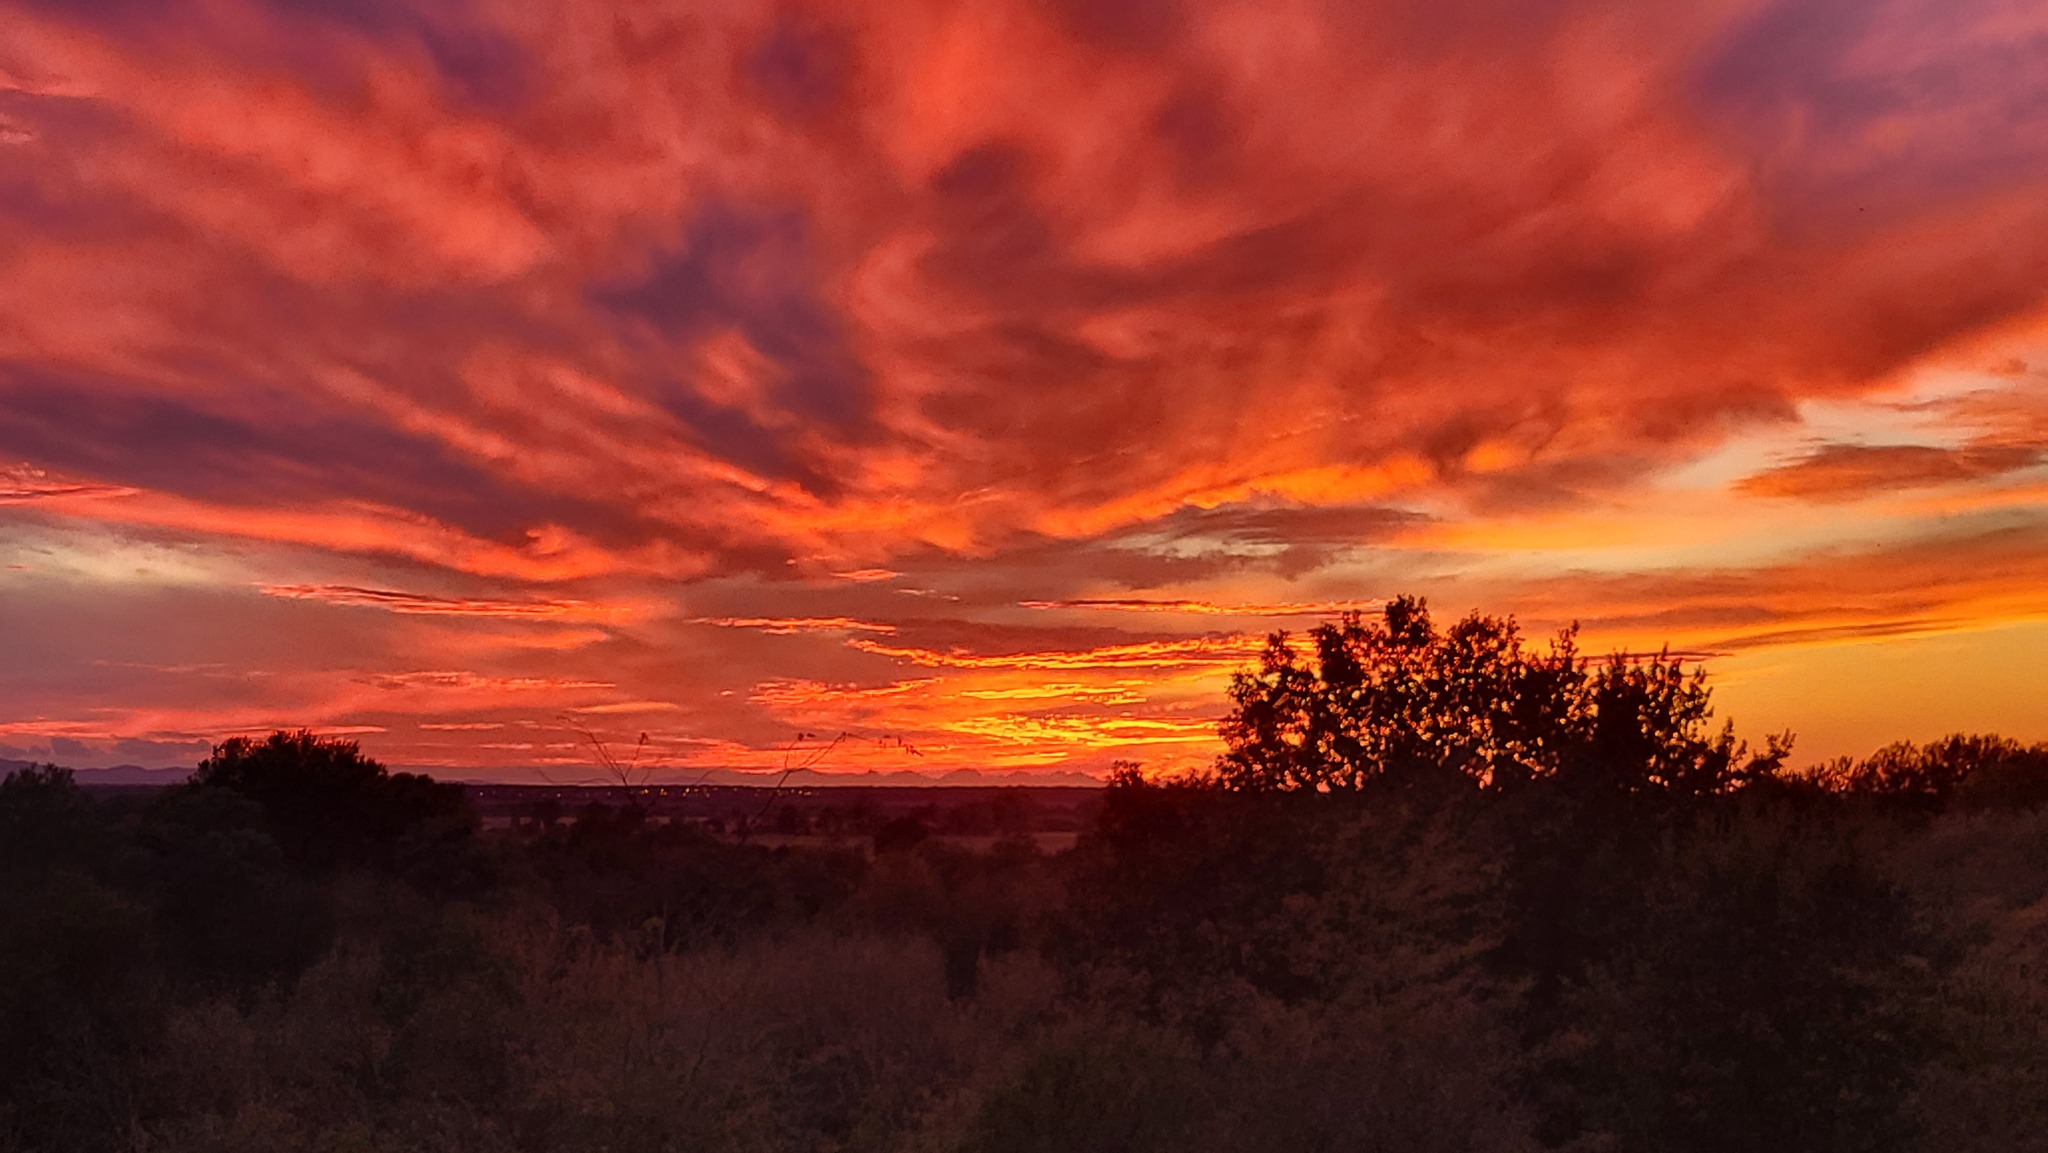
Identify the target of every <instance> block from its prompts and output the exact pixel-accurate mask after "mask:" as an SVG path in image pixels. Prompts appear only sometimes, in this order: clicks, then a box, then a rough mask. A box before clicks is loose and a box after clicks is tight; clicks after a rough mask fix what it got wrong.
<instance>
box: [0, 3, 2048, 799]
mask: <svg viewBox="0 0 2048 1153" xmlns="http://www.w3.org/2000/svg"><path fill="white" fill-rule="evenodd" d="M1404 592H1407V593H1416V594H1420V595H1423V596H1426V597H1427V598H1429V601H1430V603H1431V605H1432V607H1433V608H1434V609H1436V610H1437V611H1439V612H1440V613H1443V614H1446V615H1451V616H1455V615H1458V614H1462V613H1463V612H1465V611H1467V610H1470V609H1472V608H1475V607H1476V608H1481V609H1484V610H1486V611H1489V612H1498V613H1507V612H1512V613H1515V614H1516V615H1517V616H1518V617H1519V618H1520V620H1521V621H1522V623H1523V625H1524V627H1525V629H1526V630H1527V631H1529V632H1531V633H1532V634H1535V635H1538V636H1541V635H1542V634H1544V633H1546V632H1548V631H1550V630H1552V629H1554V628H1556V627H1558V626H1559V625H1560V624H1563V623H1564V622H1566V621H1569V620H1572V619H1575V618H1576V619H1578V620H1580V621H1581V622H1583V626H1584V630H1585V631H1584V636H1585V639H1586V643H1587V646H1588V647H1590V648H1593V649H1596V650H1607V649H1612V648H1616V647H1630V648H1643V647H1655V646H1657V645H1660V644H1664V643H1669V644H1670V645H1671V646H1672V647H1673V648H1674V649H1677V650H1682V651H1685V652H1689V653H1699V654H1711V655H1710V663H1709V667H1710V669H1711V670H1712V671H1713V673H1714V678H1715V683H1717V684H1718V685H1719V686H1720V688H1719V690H1718V692H1717V697H1716V700H1717V702H1718V703H1719V704H1720V706H1721V709H1722V712H1723V714H1724V715H1729V716H1733V717H1734V718H1735V719H1736V721H1737V723H1738V727H1739V730H1740V731H1741V732H1743V733H1744V734H1746V735H1749V736H1751V737H1761V736H1762V735H1763V734H1764V733H1765V732H1769V731H1775V730H1778V729H1784V728H1791V729H1794V730H1796V731H1797V732H1798V733H1799V735H1800V741H1799V745H1798V750H1797V755H1796V756H1795V762H1799V761H1806V760H1810V759H1813V758H1817V757H1824V756H1831V755H1835V754H1840V753H1856V752H1867V751H1869V750H1870V749H1872V748H1874V747H1876V746H1877V745H1880V744H1883V743H1885V742H1887V741H1891V740H1895V739H1900V738H1915V739H1925V738H1930V737H1934V736H1937V735H1940V734H1942V733H1945V732H1948V731H1951V730H1956V729H1971V730H1978V729H1989V730H1997V731H2002V732H2005V733H2007V734H2008V735H2011V736H2015V737H2020V738H2025V739H2029V740H2034V739H2043V738H2048V5H2044V4H2042V3H2041V2H2040V0H1789V2H1770V0H1740V2H1721V0H1699V2H1690V0H1689V2H1686V3H1677V4H1663V3H1642V2H1629V3H1623V2H1619V0H1609V2H1599V3H1551V2H1540V0H1391V2H1358V0H1354V2H1341V0H1216V2H1208V0H1127V2H1125V3H1091V2H1088V0H1026V2H1013V3H1003V2H997V0H988V2H977V3H936V2H925V0H886V2H877V3H863V2H857V0H841V2H837V3H829V4H822V3H821V4H804V3H796V2H787V3H785V2H766V0H764V2H760V3H747V2H730V3H728V2H723V0H694V2H677V3H671V2H666V0H631V2H624V0H621V2H616V3H614V2H611V0H355V2H350V0H268V2H240V0H190V2H187V3H182V4H173V5H168V6H167V5H165V4H163V3H160V2H155V0H30V2H27V3H23V2H22V0H0V757H9V758H22V759H55V760H57V761H59V762H62V763H68V764H72V765H75V766H92V765H106V764H115V763H122V762H132V763H140V764H145V765H179V764H184V765H189V764H191V763H192V762H194V761H195V760H196V759H198V758H199V757H201V756H203V755H204V754H205V751H206V749H207V747H208V745H209V744H210V743H211V742H213V741H217V740H219V739H221V738H222V737H224V736H227V735H229V734H233V733H240V732H262V731H267V730H269V729H272V728H276V727H280V726H287V727H299V726H308V727H313V728H316V729H319V730H322V731H326V732H332V733H344V734H354V735H356V736H357V739H360V740H361V741H362V743H363V745H364V747H365V748H366V750H367V751H369V752H371V753H372V754H374V755H376V756H378V757H380V758H381V759H383V760H385V761H386V762H387V763H390V764H392V765H394V766H405V767H426V768H429V769H431V770H433V771H435V772H438V773H443V774H446V775H451V776H465V777H490V776H493V775H505V776H511V777H517V778H519V779H526V778H527V777H529V776H530V775H531V773H532V771H533V770H535V769H539V770H541V771H543V772H549V773H559V774H564V775H568V776H573V775H574V774H575V773H577V772H578V771H580V769H581V768H582V767H587V766H588V765H589V763H590V759H591V758H590V754H589V751H588V749H587V748H585V747H583V746H582V738H581V737H580V736H579V735H578V733H579V730H583V731H588V732H591V733H594V734H597V735H598V736H600V737H602V738H604V739H605V740H607V741H611V742H614V743H616V744H618V745H620V746H621V747H626V746H630V745H632V744H633V743H634V741H635V739H636V738H637V737H638V735H639V734H640V733H642V732H645V733H647V734H648V737H649V748H650V752H649V754H648V757H649V759H650V761H651V762H653V763H655V764H657V765H658V766H659V768H660V769H661V770H662V771H664V772H666V771H670V770H673V771H675V772H678V773H680V772H685V771H691V770H693V769H701V768H703V767H710V766H725V767H733V768H766V767H772V766H775V765H779V764H780V763H782V758H783V754H782V752H781V749H782V748H783V746H785V745H786V744H787V743H788V742H789V741H790V740H791V739H792V737H793V735H794V734H796V733H797V732H799V731H807V732H811V733H816V734H819V735H820V736H821V737H829V736H830V735H831V734H835V733H839V732H841V731H849V732H852V733H855V734H857V735H858V736H859V737H860V738H861V740H859V741H857V742H855V743H853V744H850V745H847V746H844V747H842V748H841V749H839V750H835V752H834V754H833V756H832V758H831V760H830V761H829V763H828V764H827V765H826V766H825V767H829V768H835V769H845V770H849V771H860V770H867V769H878V770H883V771H890V770H898V769H913V770H916V771H920V772H925V773H933V774H936V773H942V772H945V771H947V770H950V769H956V768H978V769H983V770H1033V771H1037V772H1041V773H1042V772H1049V771H1061V770H1071V771H1081V772H1089V773H1099V772H1101V771H1102V770H1104V769H1105V768H1106V767H1107V766H1108V764H1109V762H1110V761H1111V760H1112V759H1114V758H1129V759H1135V760H1139V761H1142V762H1144V763H1145V764H1146V765H1147V766H1148V768H1153V769H1171V768H1176V767H1187V766H1193V765H1200V764H1203V763H1205V762H1207V761H1208V760H1209V759H1210V758H1211V757H1212V756H1213V755H1214V754H1215V752H1216V750H1217V745H1216V741H1215V735H1214V723H1215V720H1216V718H1217V717H1218V715H1219V714H1220V713H1221V712H1222V710H1223V707H1224V698H1223V695H1222V689H1223V687H1224V685H1225V684H1226V683H1227V681H1228V677H1229V673H1230V672H1231V670H1233V669H1235V668H1238V667H1240V666H1242V665H1243V664H1244V663H1245V661H1246V660H1247V658H1248V657H1249V656H1251V655H1252V654H1253V653H1254V652H1255V651H1256V649H1257V647H1258V645H1259V643H1260V640H1261V638H1262V637H1263V636H1264V634H1265V633H1266V632H1268V631H1270V630H1272V629H1275V628H1289V629H1297V630H1298V629H1303V628H1307V627H1309V626H1312V625H1313V624H1315V623H1317V622H1318V621H1320V620H1322V619H1326V618H1328V617H1329V616H1330V615H1332V614H1334V613H1336V612H1338V611H1341V610H1342V609H1343V608H1345V607H1359V606H1364V607H1369V606H1371V605H1372V604H1374V603H1376V602H1377V601H1378V600H1379V599H1380V598H1384V597H1388V596H1391V595H1394V594H1397V593H1404ZM883 738H894V739H893V740H884V739H883ZM905 742H907V743H908V745H909V746H911V748H905V747H904V743H905ZM912 749H914V752H913V751H912Z"/></svg>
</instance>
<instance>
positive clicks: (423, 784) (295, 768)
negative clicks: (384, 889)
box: [191, 730, 472, 869]
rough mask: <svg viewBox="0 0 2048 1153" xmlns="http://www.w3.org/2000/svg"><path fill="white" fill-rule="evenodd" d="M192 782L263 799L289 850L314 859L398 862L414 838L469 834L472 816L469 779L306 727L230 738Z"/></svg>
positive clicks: (320, 862) (320, 865) (311, 863)
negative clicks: (464, 782)
mask: <svg viewBox="0 0 2048 1153" xmlns="http://www.w3.org/2000/svg"><path fill="white" fill-rule="evenodd" d="M191 787H192V788H193V789H200V790H203V789H228V790H232V791H234V792H236V793H239V794H241V795H242V796H245V797H248V798H249V799H250V800H252V801H254V802H256V804H257V805H259V806H261V808H262V809H263V815H264V818H265V819H266V820H267V821H268V823H269V825H270V828H271V831H272V832H273V834H274V835H275V836H276V837H277V841H278V844H279V847H281V848H282V849H283V850H284V853H285V856H286V857H287V858H289V859H290V860H291V861H293V862H294V863H296V864H298V865H301V866H303V867H308V868H312V869H326V868H331V867H334V866H337V865H365V864H377V863H390V862H392V861H393V859H394V856H395V853H394V850H396V849H397V848H398V847H399V846H400V845H401V843H402V842H405V841H407V840H408V839H410V840H412V841H414V842H415V843H417V842H419V841H421V840H422V839H425V838H430V837H432V836H434V835H436V834H444V835H449V836H460V835H462V834H464V833H466V832H467V831H468V829H469V827H470V824H471V823H472V822H471V816H470V812H469V803H468V800H467V798H466V796H465V795H464V793H463V791H462V787H461V786H460V785H452V784H441V783H439V782H437V781H435V780H434V779H433V778H431V777H426V776H422V775H419V774H416V773H393V772H391V771H389V770H388V769H386V768H385V767H384V766H383V765H381V764H379V763H378V762H376V761H375V760H372V759H371V758H369V757H366V756H364V755H363V751H362V748H361V747H360V746H358V745H357V744H356V743H355V742H354V741H344V740H337V739H333V738H327V737H318V736H315V735H313V734H312V733H310V732H306V731H303V730H301V731H299V732H295V733H284V732H279V733H272V734H271V735H270V736H269V737H267V738H266V739H264V740H262V741H255V740H252V739H250V738H248V737H232V738H230V739H228V740H226V741H223V742H221V743H220V744H218V745H216V746H214V749H213V755H212V756H210V757H208V758H207V759H206V760H205V761H203V762H201V763H200V765H199V768H198V771H197V772H195V773H194V774H193V775H192V784H191Z"/></svg>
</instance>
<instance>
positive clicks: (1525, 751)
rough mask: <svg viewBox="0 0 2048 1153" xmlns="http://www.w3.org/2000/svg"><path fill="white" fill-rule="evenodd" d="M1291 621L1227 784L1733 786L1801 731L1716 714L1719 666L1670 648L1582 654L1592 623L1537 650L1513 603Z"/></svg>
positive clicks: (1227, 769)
mask: <svg viewBox="0 0 2048 1153" xmlns="http://www.w3.org/2000/svg"><path fill="white" fill-rule="evenodd" d="M1309 641H1310V646H1309V649H1310V651H1309V652H1307V653H1306V654H1304V653H1303V652H1302V651H1301V650H1299V649H1298V648H1297V647H1296V646H1295V645H1294V644H1293V643H1292V642H1291V641H1290V640H1289V638H1288V637H1287V635H1286V634H1285V633H1275V634H1273V636H1272V637H1271V638H1270V639H1269V640H1268V641H1267V644H1266V649H1265V652H1264V653H1263V654H1262V656H1261V658H1260V663H1259V668H1258V669H1257V671H1254V672H1244V673H1239V674H1238V675H1237V676H1236V677H1234V678H1233V679H1232V682H1231V687H1230V699H1231V709H1230V712H1229V714H1228V715H1227V716H1226V717H1225V718H1224V720H1223V723H1222V734H1223V738H1224V741H1225V743H1226V744H1227V745H1228V751H1227V752H1226V753H1225V755H1224V756H1223V757H1222V759H1221V760H1220V761H1219V763H1218V770H1219V777H1220V779H1221V781H1222V783H1223V784H1225V785H1226V786H1228V787H1231V788H1234V789H1239V790H1251V791H1263V790H1310V791H1318V792H1330V791H1344V790H1355V789H1359V788H1362V787H1364V786H1365V785H1367V784H1369V783H1373V782H1389V783H1393V784H1397V785H1404V786H1414V785H1422V784H1428V783H1432V782H1434V783H1439V784H1444V783H1454V782H1461V781H1462V782H1467V783H1470V784H1474V785H1477V786H1479V787H1482V788H1489V789H1503V788H1509V787H1512V786H1514V785H1517V784H1520V783H1524V782H1527V781H1530V780H1536V779H1546V778H1554V779H1558V780H1561V781H1565V782H1568V783H1572V784H1575V785H1585V786H1592V787H1597V788H1599V789H1602V790H1620V791H1623V792H1639V791H1657V792H1669V793H1677V794H1683V795H1705V794H1711V793H1718V792H1725V791H1728V790H1730V789H1731V788H1734V787H1736V786H1738V785H1740V784H1741V783H1743V782H1744V781H1745V780H1747V779H1750V778H1754V777H1757V776H1763V775H1768V774H1770V773H1774V772H1775V771H1776V770H1777V769H1778V767H1779V766H1780V764H1781V763H1782V762H1783V760H1784V757H1785V756H1786V754H1787V753H1788V751H1789V748H1790V742H1789V738H1773V739H1772V740H1771V742H1770V743H1769V744H1768V745H1767V747H1766V748H1765V749H1764V751H1763V752H1761V753H1754V754H1752V753H1751V751H1750V750H1749V749H1748V747H1747V746H1746V745H1745V744H1743V743H1742V742H1739V741H1737V740H1736V739H1735V737H1734V733H1733V729H1732V727H1729V726H1723V727H1722V728H1721V729H1719V730H1718V731H1717V730H1714V729H1711V728H1710V727H1709V721H1710V719H1711V717H1712V715H1713V709H1712V707H1711V705H1710V694H1709V691H1708V689H1707V687H1706V674H1705V672H1704V671H1703V670H1694V671H1691V672H1688V671H1687V670H1686V669H1685V667H1684V666H1683V664H1682V663H1681V662H1679V661H1677V660H1674V659H1672V658H1671V657H1670V656H1669V655H1668V654H1659V655H1658V656H1655V657H1648V658H1632V657H1628V656H1625V655H1617V656H1616V657H1614V658H1612V659H1611V660H1609V661H1608V662H1606V664H1605V665H1604V666H1599V665H1596V664H1594V663H1593V662H1588V661H1587V660H1585V659H1584V658H1583V657H1581V656H1580V655H1579V652H1578V647H1577V643H1576V626H1574V627H1573V628H1568V629H1565V630H1564V631H1562V632H1560V633H1559V634H1558V635H1557V637H1556V638H1555V639H1553V640H1552V641H1551V643H1550V645H1549V647H1548V649H1547V650H1546V651H1543V652H1535V651H1532V650H1531V649H1530V648H1529V647H1528V646H1527V645H1526V644H1525V643H1524V642H1523V640H1522V636H1521V632H1520V629H1519V628H1518V627H1517V626H1516V624H1515V621H1514V619H1513V618H1512V617H1487V616H1481V615H1479V614H1478V613H1473V614H1472V615H1470V616H1467V617H1465V618H1464V619H1463V620H1461V621H1459V622H1458V623H1456V624H1455V625H1452V626H1451V627H1450V628H1449V629H1447V630H1441V631H1440V630H1438V628H1437V627H1436V625H1435V623H1434V622H1433V621H1432V620H1431V619H1430V615H1429V611H1428V608H1427V606H1426V604H1425V603H1424V602H1423V600H1422V599H1421V598H1419V597H1397V598H1395V599H1394V600H1392V601H1390V602H1388V603H1387V605H1386V607H1385V608H1384V610H1382V612H1381V614H1380V616H1379V618H1378V619H1368V618H1367V617H1365V616H1363V615H1361V614H1359V613H1347V614H1345V615H1344V616H1343V617H1342V618H1341V619H1340V620H1339V621H1337V622H1335V623H1331V624H1324V625H1320V626H1318V627H1317V628H1315V629H1314V630H1312V631H1311V632H1310V633H1309Z"/></svg>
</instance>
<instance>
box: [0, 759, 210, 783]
mask: <svg viewBox="0 0 2048 1153" xmlns="http://www.w3.org/2000/svg"><path fill="white" fill-rule="evenodd" d="M42 763H43V762H41V761H12V760H7V759H6V758H0V777H4V776H6V775H7V774H8V773H11V772H14V771H16V770H18V769H27V768H33V767H34V766H36V765H39V764H42ZM71 774H72V776H73V777H75V778H76V779H77V781H78V783H79V784H81V785H179V784H183V783H184V782H185V778H187V777H189V776H191V775H192V770H191V769H146V768H143V767H142V766H141V765H115V766H114V767H112V768H109V769H73V770H71Z"/></svg>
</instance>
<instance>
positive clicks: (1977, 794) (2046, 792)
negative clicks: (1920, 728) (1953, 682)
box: [1807, 733, 2048, 808]
mask: <svg viewBox="0 0 2048 1153" xmlns="http://www.w3.org/2000/svg"><path fill="white" fill-rule="evenodd" d="M1807 779H1808V780H1809V781H1811V782H1812V783H1813V784H1814V785H1818V786H1819V787H1820V788H1822V789H1824V790H1826V791H1828V792H1833V793H1839V794H1841V795H1844V796H1850V797H1867V798H1881V799H1884V800H1888V801H1896V802H1904V803H1906V804H1909V805H1915V806H1920V807H1925V808H1939V807H1941V806H1944V805H1947V804H1949V803H1950V802H1951V801H1954V802H1957V803H1961V804H1964V805H1966V806H1968V807H1973V808H2032V807H2034V806H2037V805H2040V804H2043V803H2048V744H2044V745H2034V746H2032V747H2028V746H2026V745H2022V744H2020V743H2019V742H2018V741H2014V740H2010V739H2008V738H2005V737H1998V736H1990V735H1984V734H1978V735H1966V734H1963V733H1957V734H1954V735H1952V736H1948V737H1943V738H1942V739H1941V740H1938V741H1931V742H1929V743H1927V744H1925V745H1916V744H1914V743H1913V742H1911V741H1899V742H1896V743H1894V744H1889V745H1886V746H1885V747H1883V748H1881V749H1879V750H1877V751H1876V752H1874V753H1872V754H1870V755H1869V756H1867V757H1865V758H1863V759H1862V760H1855V759H1853V758H1850V757H1838V758H1836V759H1834V760H1832V761H1827V762H1824V763H1822V764H1820V765H1817V766H1815V767H1814V768H1813V769H1812V770H1811V771H1810V772H1809V773H1808V774H1807Z"/></svg>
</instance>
